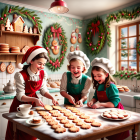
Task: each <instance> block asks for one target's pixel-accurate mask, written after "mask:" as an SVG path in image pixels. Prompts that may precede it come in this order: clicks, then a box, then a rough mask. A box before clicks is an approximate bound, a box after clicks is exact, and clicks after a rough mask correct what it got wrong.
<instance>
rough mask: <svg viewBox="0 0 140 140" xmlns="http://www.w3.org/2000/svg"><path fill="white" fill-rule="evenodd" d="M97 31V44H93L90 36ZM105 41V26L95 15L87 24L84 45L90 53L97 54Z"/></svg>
mask: <svg viewBox="0 0 140 140" xmlns="http://www.w3.org/2000/svg"><path fill="white" fill-rule="evenodd" d="M97 32H98V33H99V37H98V42H97V44H93V42H92V37H93V36H95V33H97ZM104 43H105V27H104V23H103V21H102V20H101V19H100V18H99V17H98V16H97V17H96V18H94V19H92V20H91V21H90V23H89V24H88V26H87V31H86V45H87V47H88V48H89V50H90V52H91V54H92V55H94V54H98V53H99V52H100V51H101V49H102V48H103V46H104Z"/></svg>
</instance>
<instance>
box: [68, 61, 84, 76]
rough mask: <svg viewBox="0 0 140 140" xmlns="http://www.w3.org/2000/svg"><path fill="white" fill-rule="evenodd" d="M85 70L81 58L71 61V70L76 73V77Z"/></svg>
mask: <svg viewBox="0 0 140 140" xmlns="http://www.w3.org/2000/svg"><path fill="white" fill-rule="evenodd" d="M83 70H84V65H83V62H81V61H80V60H76V61H72V62H71V63H70V71H71V73H72V74H73V75H74V77H80V75H81V73H82V71H83Z"/></svg>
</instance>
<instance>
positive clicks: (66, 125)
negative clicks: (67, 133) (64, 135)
mask: <svg viewBox="0 0 140 140" xmlns="http://www.w3.org/2000/svg"><path fill="white" fill-rule="evenodd" d="M73 126H74V124H72V123H65V124H64V127H66V128H70V127H73Z"/></svg>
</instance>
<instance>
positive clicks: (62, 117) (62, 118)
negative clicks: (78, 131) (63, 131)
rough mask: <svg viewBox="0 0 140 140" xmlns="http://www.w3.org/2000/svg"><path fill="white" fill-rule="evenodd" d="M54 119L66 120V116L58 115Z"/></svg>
mask: <svg viewBox="0 0 140 140" xmlns="http://www.w3.org/2000/svg"><path fill="white" fill-rule="evenodd" d="M56 119H57V120H66V117H64V116H60V117H57V118H56Z"/></svg>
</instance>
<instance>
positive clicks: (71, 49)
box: [70, 44, 75, 52]
mask: <svg viewBox="0 0 140 140" xmlns="http://www.w3.org/2000/svg"><path fill="white" fill-rule="evenodd" d="M74 50H75V49H74V46H73V44H72V45H71V47H70V52H73V51H74Z"/></svg>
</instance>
